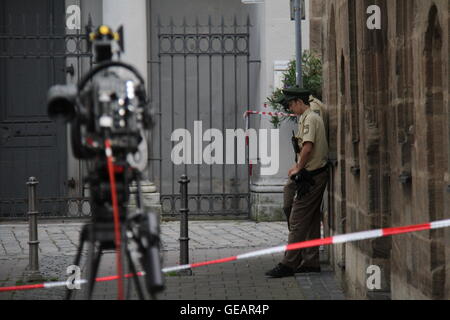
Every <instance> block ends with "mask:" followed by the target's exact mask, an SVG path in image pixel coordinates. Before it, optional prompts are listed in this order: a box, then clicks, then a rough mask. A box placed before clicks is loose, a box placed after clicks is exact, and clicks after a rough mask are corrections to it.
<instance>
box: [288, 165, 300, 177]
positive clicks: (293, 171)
mask: <svg viewBox="0 0 450 320" xmlns="http://www.w3.org/2000/svg"><path fill="white" fill-rule="evenodd" d="M299 172H300V169H299V168H298V166H297V165H295V166H293V167H292V168H291V170H289V178H291V177H292V176H295V175H296V174H297V173H299Z"/></svg>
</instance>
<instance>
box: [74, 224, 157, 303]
mask: <svg viewBox="0 0 450 320" xmlns="http://www.w3.org/2000/svg"><path fill="white" fill-rule="evenodd" d="M127 229H128V228H127V226H126V225H124V226H122V230H121V234H122V235H126V233H127V231H128V230H127ZM122 238H123V239H122V240H123V241H122V243H123V244H124V245H123V246H122V250H121V252H122V253H123V254H124V255H125V257H126V261H127V263H128V267H129V269H130V272H131V278H132V279H133V282H134V285H135V287H136V292H137V295H138V298H139V299H140V300H144V299H145V297H144V293H143V290H142V287H141V284H140V282H139V279H138V275H137V270H136V267H135V264H134V262H133V260H132V257H131V252H130V249H129V247H128V245H127V243H126V239H125V238H126V236H125V237H122ZM85 244H88V246H89V247H88V255H87V262H86V264H87V281H88V283H87V289H86V290H87V291H86V296H85V298H86V299H88V300H91V299H92V294H93V291H94V286H95V283H96V277H97V274H98V268H99V266H100V260H101V257H102V254H103V253H104V252H105V251H106V250H115V249H116V246H115V243H114V226H113V224H112V223H96V224H93V223H90V224H86V225H84V226H83V229H82V231H81V236H80V245H79V248H78V251H77V254H76V257H75V261H74V265H76V266H78V265H79V264H80V262H81V256H82V252H83V248H84V245H85ZM122 260H123V259H122ZM122 276H123V275H122ZM72 293H73V290H69V289H67V291H66V300H70V299H71V297H72ZM153 298H154V296H153Z"/></svg>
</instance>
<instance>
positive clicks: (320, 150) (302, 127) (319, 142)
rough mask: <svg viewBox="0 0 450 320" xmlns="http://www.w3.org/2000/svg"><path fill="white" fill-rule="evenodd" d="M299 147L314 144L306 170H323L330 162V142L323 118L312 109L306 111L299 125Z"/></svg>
mask: <svg viewBox="0 0 450 320" xmlns="http://www.w3.org/2000/svg"><path fill="white" fill-rule="evenodd" d="M297 138H299V146H300V148H302V147H303V144H304V143H305V142H312V143H313V144H314V148H313V151H312V154H311V156H310V159H309V161H308V163H307V164H306V166H305V169H306V170H308V171H314V170H317V169H320V168H323V167H324V166H325V165H326V164H327V162H328V142H327V138H326V132H325V125H324V123H323V120H322V118H321V117H320V116H319V115H318V114H317V113H315V112H314V111H313V110H312V109H311V108H308V110H306V111H305V113H304V114H303V116H302V117H301V119H300V123H299V132H298V137H297Z"/></svg>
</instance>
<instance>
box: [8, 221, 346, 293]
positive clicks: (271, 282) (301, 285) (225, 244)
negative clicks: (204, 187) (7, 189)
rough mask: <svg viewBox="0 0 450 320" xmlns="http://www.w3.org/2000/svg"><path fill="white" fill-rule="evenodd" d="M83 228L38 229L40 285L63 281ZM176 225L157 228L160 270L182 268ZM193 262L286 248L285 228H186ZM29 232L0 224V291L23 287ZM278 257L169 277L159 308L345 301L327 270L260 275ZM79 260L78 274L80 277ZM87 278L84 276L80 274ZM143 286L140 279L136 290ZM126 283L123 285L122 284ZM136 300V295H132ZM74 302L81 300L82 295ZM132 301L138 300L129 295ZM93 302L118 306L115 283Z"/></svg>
mask: <svg viewBox="0 0 450 320" xmlns="http://www.w3.org/2000/svg"><path fill="white" fill-rule="evenodd" d="M82 225H83V224H82V223H64V224H61V223H47V224H41V225H39V241H40V246H39V248H40V250H39V251H40V256H39V258H40V259H39V260H40V261H39V262H40V270H41V273H42V276H43V277H44V281H58V280H59V281H61V280H65V279H66V278H67V276H66V273H65V272H66V268H67V266H69V265H71V264H72V261H73V256H74V254H75V252H76V248H77V245H78V238H79V232H80V230H81V227H82ZM179 228H180V225H179V223H178V222H164V223H163V224H162V225H161V237H162V243H163V245H162V249H163V259H164V261H163V264H164V266H165V267H167V266H174V265H177V264H178V263H179V242H178V238H179ZM189 237H190V241H189V249H190V252H189V257H190V262H200V261H206V260H212V259H217V258H224V257H229V256H234V255H236V254H240V253H245V252H249V251H253V250H257V249H263V248H267V247H273V246H278V245H282V244H285V243H286V239H287V228H286V225H285V223H281V222H275V223H255V222H250V221H191V222H190V223H189ZM27 241H28V225H27V224H0V286H10V285H16V284H22V283H23V280H22V279H23V273H24V271H25V269H26V267H27V265H28V244H27ZM281 257H282V255H281V254H278V255H273V256H264V257H259V258H255V259H250V260H244V261H236V262H232V263H225V264H220V265H213V266H208V267H202V268H197V269H193V270H192V272H193V274H192V276H180V275H177V274H175V273H173V274H168V275H166V279H165V280H166V289H165V291H164V292H163V293H161V294H160V295H159V296H158V299H162V300H228V299H230V300H302V299H307V300H321V299H322V300H343V299H345V296H344V294H343V293H342V290H341V289H340V288H339V286H338V285H337V283H336V281H335V279H334V275H333V273H332V271H331V270H330V269H329V268H327V266H324V271H323V272H322V273H321V274H316V275H313V274H308V275H296V277H289V278H283V279H267V278H266V277H265V276H264V273H265V271H267V270H269V269H271V268H273V267H274V266H275V265H276V264H277V263H278V262H279V261H280V260H281ZM83 266H84V259H83V262H82V270H83V271H84V267H83ZM113 274H115V255H114V254H113V253H105V254H104V255H103V258H102V261H101V265H100V271H99V276H108V275H113ZM82 276H84V272H83V273H82ZM142 280H143V279H141V283H142V282H143V281H142ZM127 282H128V280H127ZM131 292H134V290H131ZM63 297H64V288H57V289H39V290H33V291H18V292H8V293H1V294H0V299H62V298H63ZM74 297H75V298H76V299H82V298H83V297H84V292H83V290H80V291H76V292H75V295H74ZM132 297H134V298H136V295H132ZM94 298H95V299H115V298H116V282H114V281H113V282H106V283H101V284H97V285H96V289H95V294H94Z"/></svg>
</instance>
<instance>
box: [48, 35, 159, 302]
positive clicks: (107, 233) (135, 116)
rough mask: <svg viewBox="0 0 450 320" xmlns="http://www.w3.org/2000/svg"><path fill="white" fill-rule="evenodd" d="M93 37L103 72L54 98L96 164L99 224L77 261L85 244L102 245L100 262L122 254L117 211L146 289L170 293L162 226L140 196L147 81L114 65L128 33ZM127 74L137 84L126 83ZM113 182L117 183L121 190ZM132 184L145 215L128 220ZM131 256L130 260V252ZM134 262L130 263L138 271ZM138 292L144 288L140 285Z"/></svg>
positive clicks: (92, 169)
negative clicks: (164, 270)
mask: <svg viewBox="0 0 450 320" xmlns="http://www.w3.org/2000/svg"><path fill="white" fill-rule="evenodd" d="M89 31H90V30H88V34H89V40H90V48H91V49H93V52H94V55H95V62H96V66H95V67H93V68H92V69H91V70H90V71H89V72H88V73H87V74H86V75H85V76H83V77H82V79H81V80H80V81H79V82H78V84H77V85H56V86H53V87H51V88H50V90H49V92H48V110H47V111H48V115H49V117H50V118H51V119H63V120H64V121H66V122H68V123H70V124H71V141H72V149H73V153H74V156H75V157H76V158H78V159H81V160H89V161H90V162H91V163H93V165H90V166H88V170H89V172H88V176H87V177H86V181H87V182H88V184H89V187H90V191H91V192H90V193H91V201H90V202H91V211H92V221H93V223H92V224H89V225H86V226H85V229H83V231H82V236H81V245H80V248H79V253H78V255H77V258H76V260H77V259H78V260H79V259H80V257H81V250H82V247H83V243H84V242H91V243H97V244H99V245H98V248H99V249H98V250H99V252H97V253H96V254H97V255H98V256H100V255H101V252H102V250H109V249H116V250H117V248H116V245H115V242H114V227H113V226H114V224H113V208H117V207H118V208H117V210H118V212H119V217H120V218H119V220H120V222H121V223H122V226H121V227H122V228H123V232H122V237H123V238H124V239H123V240H124V242H125V243H128V242H131V241H134V243H135V244H136V246H135V247H136V248H137V250H138V253H139V256H140V262H141V265H142V267H143V269H144V270H145V275H146V280H147V281H146V283H147V288H148V291H149V292H150V294H152V295H153V294H154V293H156V292H159V291H161V290H163V288H164V286H163V276H162V272H161V263H160V256H159V244H160V241H159V239H160V238H159V219H158V217H157V215H156V214H155V213H153V212H145V210H144V209H143V204H142V194H141V190H140V180H141V177H142V175H141V174H142V171H143V170H144V169H145V167H146V165H147V158H148V157H147V156H146V154H144V155H143V154H142V153H143V152H142V150H146V148H147V142H146V140H145V130H148V129H150V128H151V127H152V115H151V112H150V108H149V107H150V106H149V102H148V99H147V95H146V90H145V81H144V79H143V77H142V76H141V74H140V73H139V72H138V71H137V70H136V69H135V68H134V67H132V66H131V65H128V64H125V63H123V62H120V61H113V60H112V58H113V55H114V48H113V46H114V44H115V43H116V42H117V43H118V44H119V47H120V50H121V51H123V28H122V27H121V28H120V29H119V31H118V32H113V31H112V30H111V29H110V28H109V27H107V26H100V27H99V28H98V29H97V30H96V31H95V32H89ZM124 71H125V73H131V75H132V76H133V77H128V78H126V77H125V76H124V73H123V72H124ZM106 141H109V143H110V145H111V147H110V149H111V153H112V154H113V157H114V163H113V169H111V166H108V158H110V157H108V155H107V150H109V148H107V143H106ZM142 146H143V147H142ZM136 155H139V158H140V160H138V161H136ZM112 172H113V173H112ZM111 175H113V176H114V183H113V180H111ZM132 182H136V184H137V196H136V198H137V199H136V200H137V201H136V202H137V208H138V209H137V211H136V212H134V213H131V214H128V209H127V203H128V200H129V196H130V191H129V189H130V188H129V187H130V184H131V183H132ZM113 184H114V186H115V187H114V188H113ZM114 190H116V192H114ZM113 194H115V195H116V197H117V199H118V201H117V203H118V204H117V205H116V206H114V204H113V202H114V201H113V198H114V197H113ZM119 250H120V249H119ZM125 250H126V253H127V254H128V253H129V249H128V246H126V249H125ZM130 257H131V256H130ZM130 257H129V264H130V265H131V267H133V268H134V265H132V260H131V258H130ZM98 259H99V258H98ZM78 262H79V261H76V263H75V264H76V265H77V263H78ZM96 263H97V262H95V259H94V261H90V262H89V265H90V267H91V270H93V273H96V268H97V267H96ZM90 280H92V279H90ZM93 286H94V282H93V281H91V282H90V284H89V288H90V289H89V291H90V292H89V297H91V294H92V288H93ZM136 286H137V287H139V284H138V282H136ZM138 291H139V292H140V289H139V290H138ZM68 295H69V296H70V293H68Z"/></svg>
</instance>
